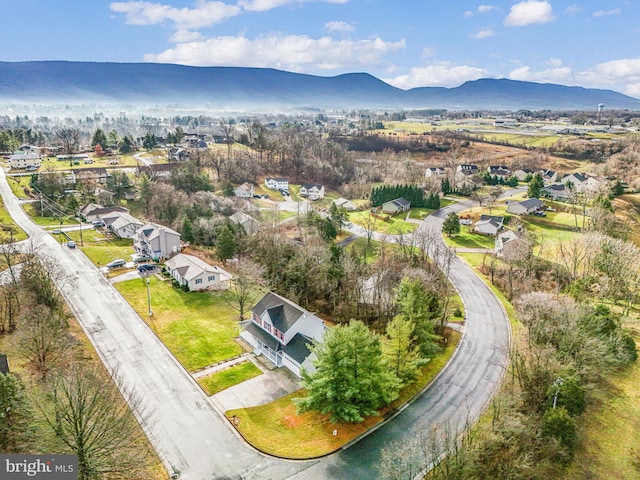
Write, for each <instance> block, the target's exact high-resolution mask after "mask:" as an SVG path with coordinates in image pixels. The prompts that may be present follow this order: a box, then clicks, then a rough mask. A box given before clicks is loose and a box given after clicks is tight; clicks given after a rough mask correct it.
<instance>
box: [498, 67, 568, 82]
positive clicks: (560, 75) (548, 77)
mask: <svg viewBox="0 0 640 480" xmlns="http://www.w3.org/2000/svg"><path fill="white" fill-rule="evenodd" d="M508 78H510V79H511V80H522V81H525V82H541V83H567V82H569V83H570V82H572V81H573V73H572V72H571V69H570V68H569V67H554V68H548V69H546V70H542V71H540V72H532V71H531V67H528V66H524V67H520V68H516V69H515V70H511V71H510V72H509V75H508Z"/></svg>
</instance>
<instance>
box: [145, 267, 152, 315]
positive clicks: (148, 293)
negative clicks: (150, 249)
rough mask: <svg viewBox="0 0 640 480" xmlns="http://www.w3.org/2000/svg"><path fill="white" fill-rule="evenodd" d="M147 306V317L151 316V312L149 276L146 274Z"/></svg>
mask: <svg viewBox="0 0 640 480" xmlns="http://www.w3.org/2000/svg"><path fill="white" fill-rule="evenodd" d="M146 280H147V282H146V283H147V305H148V306H149V316H150V317H152V316H153V311H152V310H151V289H150V288H149V274H148V273H147V278H146Z"/></svg>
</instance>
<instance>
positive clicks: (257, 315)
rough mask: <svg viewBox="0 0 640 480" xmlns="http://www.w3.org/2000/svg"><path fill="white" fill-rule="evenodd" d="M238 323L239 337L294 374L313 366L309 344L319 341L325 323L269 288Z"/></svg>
mask: <svg viewBox="0 0 640 480" xmlns="http://www.w3.org/2000/svg"><path fill="white" fill-rule="evenodd" d="M239 325H240V328H241V332H240V337H242V338H243V339H244V340H245V341H247V342H248V343H249V344H250V345H251V346H252V347H253V348H254V351H255V353H258V354H262V355H264V356H265V357H266V358H268V359H269V361H271V362H272V363H273V364H274V365H275V366H277V367H286V368H288V369H289V370H291V371H292V372H293V373H295V374H296V375H297V376H300V375H301V369H302V368H304V369H305V370H306V371H307V372H313V371H314V370H315V367H314V365H313V359H314V356H313V354H312V353H311V350H310V349H309V345H312V344H313V341H314V340H316V341H322V339H323V337H324V331H325V328H326V327H325V325H324V321H322V319H320V318H319V317H317V316H315V315H314V314H313V313H310V312H308V311H306V310H305V309H304V308H302V307H300V306H298V305H296V304H295V303H293V302H292V301H290V300H287V299H286V298H284V297H281V296H280V295H276V294H275V293H273V292H269V293H267V294H266V295H265V296H264V297H262V299H261V300H260V301H259V302H258V303H257V304H256V306H255V307H253V309H252V310H251V320H245V321H243V322H240V324H239Z"/></svg>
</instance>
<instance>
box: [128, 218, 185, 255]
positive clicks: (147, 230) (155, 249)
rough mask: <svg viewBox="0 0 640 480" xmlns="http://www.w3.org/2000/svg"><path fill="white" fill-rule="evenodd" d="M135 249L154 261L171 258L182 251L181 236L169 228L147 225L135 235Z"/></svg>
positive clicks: (152, 224) (153, 224)
mask: <svg viewBox="0 0 640 480" xmlns="http://www.w3.org/2000/svg"><path fill="white" fill-rule="evenodd" d="M133 248H134V249H135V251H136V252H137V253H139V254H141V255H146V256H147V257H151V258H153V259H154V260H160V259H164V258H169V257H170V256H171V255H173V254H174V253H178V252H179V251H180V234H179V233H178V232H176V231H175V230H171V229H170V228H169V227H165V226H163V225H157V224H155V223H147V224H146V225H143V226H142V227H140V228H139V229H138V230H136V233H134V234H133Z"/></svg>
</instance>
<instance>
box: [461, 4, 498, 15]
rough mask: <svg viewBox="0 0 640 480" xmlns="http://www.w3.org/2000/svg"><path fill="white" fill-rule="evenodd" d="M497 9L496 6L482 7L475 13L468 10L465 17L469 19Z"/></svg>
mask: <svg viewBox="0 0 640 480" xmlns="http://www.w3.org/2000/svg"><path fill="white" fill-rule="evenodd" d="M495 9H496V6H495V5H480V6H478V8H477V9H476V10H475V12H474V11H473V10H467V11H466V12H464V16H465V17H467V18H468V17H472V16H473V15H478V14H481V13H489V12H490V11H491V10H495Z"/></svg>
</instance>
